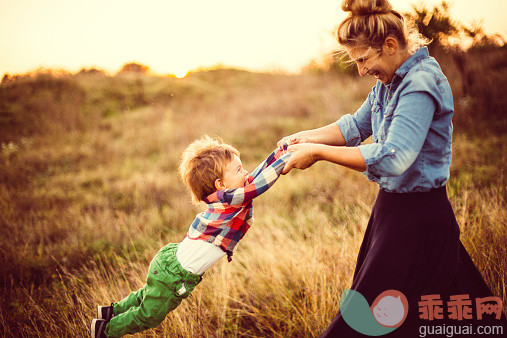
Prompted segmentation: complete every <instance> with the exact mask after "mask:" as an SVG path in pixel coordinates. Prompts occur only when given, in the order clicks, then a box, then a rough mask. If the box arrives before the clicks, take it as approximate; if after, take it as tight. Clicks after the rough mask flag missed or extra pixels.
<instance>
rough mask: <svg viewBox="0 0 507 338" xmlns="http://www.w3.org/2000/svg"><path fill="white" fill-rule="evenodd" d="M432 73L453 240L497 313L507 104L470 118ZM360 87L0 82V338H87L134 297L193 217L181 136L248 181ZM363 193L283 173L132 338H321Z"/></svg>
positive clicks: (323, 80)
mask: <svg viewBox="0 0 507 338" xmlns="http://www.w3.org/2000/svg"><path fill="white" fill-rule="evenodd" d="M502 53H503V54H501V55H502V57H505V50H503V51H502ZM474 62H476V63H477V64H478V62H479V61H478V59H474ZM483 63H484V62H483ZM474 65H475V64H474ZM503 67H504V68H502V69H503V70H502V71H503V73H500V74H503V75H499V76H498V79H502V80H501V81H503V83H504V84H505V78H506V76H505V74H506V68H505V65H504V66H503ZM444 71H446V73H447V74H448V76H449V79H450V80H451V84H452V86H453V89H454V93H455V98H456V123H455V134H454V154H453V155H454V156H453V164H452V173H451V179H450V181H449V183H448V193H449V197H450V200H451V202H452V205H453V207H454V210H455V214H456V217H457V219H458V222H459V224H460V227H461V230H462V241H463V243H464V245H465V246H466V248H467V249H468V250H469V252H470V254H471V256H472V258H473V259H474V261H475V263H476V264H477V266H478V268H479V269H480V271H481V272H482V273H483V275H484V276H485V278H486V280H487V282H488V284H489V286H490V287H491V288H492V290H493V292H494V293H495V294H496V295H498V296H500V297H501V298H502V299H503V301H504V304H506V303H507V295H506V282H507V278H506V269H507V247H506V245H505V244H506V243H507V223H506V222H507V217H506V213H507V208H506V201H505V196H506V195H505V187H506V184H505V153H506V152H505V145H506V135H505V133H504V132H503V130H504V129H503V127H505V116H504V115H505V108H503V112H494V113H491V112H489V111H482V112H481V111H478V110H477V109H476V107H477V105H476V103H477V102H481V101H478V100H479V99H477V98H475V97H473V96H468V95H465V94H464V93H462V89H461V82H460V78H459V74H456V73H453V72H454V69H453V68H452V63H449V67H448V68H444ZM474 71H475V72H477V73H478V74H479V72H480V71H483V70H474ZM484 81H489V80H484ZM372 85H373V82H372V79H367V78H357V77H354V76H348V75H341V74H333V73H328V72H307V73H303V74H301V75H285V74H261V73H250V72H246V71H240V70H232V69H218V70H212V71H202V72H196V73H192V74H189V75H188V76H187V77H185V78H183V79H176V78H171V77H156V76H147V75H137V74H122V75H117V76H107V75H105V74H102V73H93V72H92V73H89V74H76V75H70V74H55V73H54V72H53V73H51V72H46V73H39V74H32V75H27V76H24V77H19V78H17V79H8V80H5V81H4V82H3V83H2V84H1V86H0V147H1V148H0V283H1V284H0V299H1V306H0V336H5V337H85V336H87V335H88V334H89V333H88V330H89V323H90V321H91V320H92V318H93V316H94V311H95V306H96V305H98V304H103V305H104V304H108V303H110V302H111V301H116V300H119V299H121V298H122V297H124V296H126V295H127V294H128V293H129V292H131V291H132V290H134V289H137V288H139V287H141V286H142V285H143V283H144V281H145V276H146V273H147V269H148V264H149V261H150V260H151V258H152V256H153V255H154V254H155V253H156V252H157V251H158V249H159V248H160V247H162V246H163V245H164V244H166V243H168V242H177V241H180V240H181V239H182V238H183V237H184V236H185V233H186V230H187V228H188V226H189V225H190V222H191V221H192V220H193V217H194V215H195V213H197V212H199V211H201V210H202V208H203V206H202V205H193V204H192V203H191V199H190V194H189V193H188V192H187V191H186V189H185V187H184V185H183V183H182V182H181V180H180V179H179V177H178V176H177V167H178V161H179V155H180V153H181V151H182V150H183V149H184V147H185V146H186V145H187V144H188V143H190V142H191V141H192V140H194V139H195V138H197V137H199V136H201V135H204V134H207V135H210V136H220V137H221V138H223V139H224V140H225V141H226V142H229V143H231V144H233V145H235V146H236V147H237V148H238V149H239V150H240V151H241V152H242V160H243V163H244V165H245V167H246V168H247V169H249V170H251V169H253V168H254V167H255V165H256V164H257V163H258V162H259V161H260V160H262V159H263V158H264V157H265V156H266V155H267V154H268V153H269V152H270V151H271V150H272V149H274V147H275V145H276V141H277V140H278V139H280V138H281V137H282V136H284V135H288V134H290V133H293V132H296V131H298V130H301V129H306V128H313V127H318V126H321V125H324V124H327V123H330V122H332V121H335V120H336V119H338V118H339V117H340V116H341V115H343V114H345V113H353V112H354V111H355V109H356V108H357V107H358V106H359V105H360V104H361V102H362V101H363V100H364V98H365V97H366V95H367V93H368V92H369V90H370V89H371V86H372ZM480 85H481V84H480V83H478V84H477V83H476V86H480ZM482 85H485V83H482ZM501 87H503V88H505V86H501ZM488 93H489V94H491V91H489V92H488ZM499 93H500V94H495V93H493V94H491V95H502V93H501V91H499ZM491 100H493V102H494V103H495V104H497V105H498V106H499V107H500V104H501V103H505V98H502V97H500V96H493V97H492V98H491ZM502 100H503V101H502ZM474 104H475V105H474ZM503 107H505V106H503ZM488 115H492V116H494V117H495V118H494V119H493V118H488ZM471 121H472V122H471ZM377 189H378V188H377V187H376V185H375V184H373V183H371V182H368V181H367V180H366V179H365V178H364V177H363V176H362V175H361V174H359V173H355V172H352V171H350V170H346V169H342V168H339V167H337V166H334V165H331V164H328V163H318V164H316V165H315V166H313V167H312V168H310V169H308V170H306V171H304V172H301V171H293V172H291V173H290V174H289V175H287V176H284V177H282V178H281V179H280V180H279V181H278V182H277V183H276V184H275V186H274V187H273V188H272V189H270V190H269V191H268V192H267V193H265V194H264V195H263V196H261V197H260V198H259V199H257V200H256V201H255V224H254V226H253V227H252V228H251V229H250V230H249V232H248V233H247V235H246V236H245V238H244V240H243V241H242V242H241V244H239V245H238V248H237V250H236V251H235V254H234V259H233V261H232V262H231V263H227V262H226V260H223V261H221V262H219V263H218V264H217V265H216V266H214V267H213V268H212V269H210V270H209V271H208V272H206V274H205V276H204V280H203V282H202V283H201V284H200V285H199V286H198V287H197V288H196V290H195V292H194V293H193V294H192V295H191V296H190V297H189V298H188V299H187V300H186V301H184V302H183V303H182V305H181V306H180V307H179V308H178V309H176V310H175V311H174V312H172V313H170V314H169V315H168V317H167V318H166V320H165V321H164V323H163V324H162V325H161V326H160V327H158V328H157V329H154V330H148V331H146V332H144V333H140V334H138V335H136V336H137V337H155V336H157V337H159V336H163V337H313V336H318V335H319V334H320V333H321V332H322V331H324V330H325V328H326V327H327V325H328V324H329V322H330V321H331V319H332V318H333V317H334V315H335V313H336V312H337V310H338V304H339V299H340V294H341V292H342V291H343V289H345V288H347V287H348V286H350V283H351V279H352V273H353V270H354V266H355V261H356V255H357V252H358V250H359V245H360V243H361V240H362V236H363V232H364V229H365V227H366V224H367V220H368V217H369V212H370V209H371V206H372V205H373V201H374V199H375V196H376V192H377Z"/></svg>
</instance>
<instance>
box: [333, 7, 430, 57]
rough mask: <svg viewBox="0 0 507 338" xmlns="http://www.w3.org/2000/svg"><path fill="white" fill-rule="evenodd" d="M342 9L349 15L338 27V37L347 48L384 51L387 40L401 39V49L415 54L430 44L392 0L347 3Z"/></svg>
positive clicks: (399, 41) (399, 40)
mask: <svg viewBox="0 0 507 338" xmlns="http://www.w3.org/2000/svg"><path fill="white" fill-rule="evenodd" d="M342 10H344V11H345V12H349V13H350V14H349V16H348V17H347V18H346V19H345V20H343V22H342V23H341V24H340V25H339V26H338V29H337V32H336V35H337V39H338V42H339V43H340V45H342V46H344V47H371V48H375V49H379V50H380V49H381V48H382V45H383V44H384V41H385V40H386V38H387V37H393V38H395V39H396V40H398V43H400V45H401V48H402V49H403V50H407V51H408V52H409V53H410V54H413V53H414V52H415V51H416V50H417V49H418V48H419V47H421V46H424V45H426V44H428V43H429V41H428V40H427V39H426V38H424V37H423V36H422V35H421V34H420V33H419V32H418V31H417V28H416V27H415V25H413V24H410V25H409V24H408V23H407V22H406V20H405V18H404V17H403V15H401V14H400V13H399V12H397V11H395V10H393V8H392V6H391V4H390V3H389V1H388V0H344V1H343V3H342Z"/></svg>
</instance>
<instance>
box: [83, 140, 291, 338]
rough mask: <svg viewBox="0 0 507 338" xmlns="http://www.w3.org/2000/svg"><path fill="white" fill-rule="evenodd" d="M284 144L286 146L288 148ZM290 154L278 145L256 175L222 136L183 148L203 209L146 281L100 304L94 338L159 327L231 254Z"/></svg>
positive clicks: (184, 172) (187, 178)
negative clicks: (254, 206)
mask: <svg viewBox="0 0 507 338" xmlns="http://www.w3.org/2000/svg"><path fill="white" fill-rule="evenodd" d="M284 149H285V148H284ZM289 156H290V154H289V153H287V152H286V151H284V150H283V149H277V150H275V151H273V153H271V154H270V155H269V156H268V158H267V159H266V160H264V161H263V162H262V163H261V164H260V165H259V166H258V167H257V168H256V169H255V170H254V171H253V172H252V174H251V175H249V174H248V172H247V171H246V170H245V169H243V165H242V163H241V160H240V158H239V152H238V151H237V150H236V149H235V148H234V147H232V146H230V145H228V144H224V143H222V141H221V140H218V139H211V138H209V137H207V136H206V137H203V138H201V139H199V140H197V141H194V142H193V143H192V144H190V145H189V146H188V148H187V149H186V150H185V151H184V152H183V156H182V162H181V165H180V174H181V177H182V179H183V181H184V182H185V183H186V184H187V185H188V187H189V188H190V190H191V192H192V199H193V200H194V201H195V202H200V201H204V202H205V203H206V204H207V210H206V211H204V212H202V213H200V214H198V215H197V216H196V218H195V219H194V221H193V223H192V224H191V226H190V229H189V230H188V233H187V236H186V237H185V239H183V241H182V242H180V243H171V244H168V245H166V246H164V247H163V248H162V249H161V250H160V251H159V252H158V253H157V254H156V255H155V257H154V258H153V260H152V261H151V263H150V267H149V271H148V277H147V281H146V285H145V286H144V287H143V288H141V289H140V290H138V291H135V292H132V293H131V294H130V295H129V296H127V297H126V298H124V299H122V300H121V301H119V302H117V303H113V304H111V306H98V308H97V317H98V319H94V320H93V321H92V324H91V336H92V338H95V337H97V338H99V337H121V336H123V335H125V334H133V333H136V332H140V331H143V330H146V329H148V328H154V327H157V326H158V325H159V324H160V323H161V322H162V321H163V320H164V318H165V317H166V316H167V314H168V313H169V312H170V311H172V310H174V309H175V308H176V307H177V306H178V305H179V304H180V303H181V301H182V300H183V299H185V298H187V297H188V296H189V295H190V293H191V292H192V291H193V290H194V288H195V286H196V285H197V284H199V282H200V281H201V279H202V275H203V274H204V272H205V271H206V270H207V269H209V268H210V267H211V266H212V265H213V264H215V263H216V262H217V261H218V260H220V258H222V257H224V256H227V258H228V260H229V261H231V256H232V253H233V250H234V247H235V246H236V244H237V243H238V242H239V240H241V238H243V236H244V235H245V233H246V232H247V230H248V229H249V228H250V226H251V224H252V221H253V209H252V200H253V199H254V198H255V197H257V196H259V195H260V194H262V193H263V192H265V191H266V190H268V189H269V187H271V185H273V183H275V181H276V180H277V179H278V177H279V176H280V174H281V172H282V169H283V167H284V166H285V164H286V162H287V160H288V158H289Z"/></svg>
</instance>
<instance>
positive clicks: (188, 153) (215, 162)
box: [179, 136, 239, 202]
mask: <svg viewBox="0 0 507 338" xmlns="http://www.w3.org/2000/svg"><path fill="white" fill-rule="evenodd" d="M234 155H237V156H239V151H238V150H237V149H236V148H234V147H233V146H231V145H228V144H226V143H223V141H222V140H221V139H220V138H214V139H212V138H211V137H209V136H203V137H202V138H200V139H198V140H196V141H194V142H192V143H191V144H190V145H189V146H188V147H187V149H185V151H184V152H183V154H182V155H181V163H180V168H179V171H180V176H181V179H182V180H183V182H185V184H187V185H188V187H189V188H190V191H191V192H192V200H193V201H194V202H200V201H202V200H204V198H206V196H208V195H210V194H212V193H214V192H215V191H216V190H217V189H216V187H215V181H216V180H217V179H221V180H222V179H223V178H224V169H225V166H226V165H227V164H229V163H230V162H231V161H232V160H233V159H234Z"/></svg>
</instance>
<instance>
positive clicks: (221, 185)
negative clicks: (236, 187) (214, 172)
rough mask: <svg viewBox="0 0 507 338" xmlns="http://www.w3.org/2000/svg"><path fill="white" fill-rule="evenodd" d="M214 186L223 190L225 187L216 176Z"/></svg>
mask: <svg viewBox="0 0 507 338" xmlns="http://www.w3.org/2000/svg"><path fill="white" fill-rule="evenodd" d="M215 188H217V190H224V189H226V187H225V184H224V182H222V180H221V179H219V178H217V179H216V180H215Z"/></svg>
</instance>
